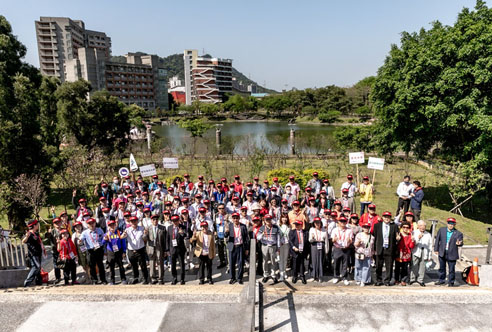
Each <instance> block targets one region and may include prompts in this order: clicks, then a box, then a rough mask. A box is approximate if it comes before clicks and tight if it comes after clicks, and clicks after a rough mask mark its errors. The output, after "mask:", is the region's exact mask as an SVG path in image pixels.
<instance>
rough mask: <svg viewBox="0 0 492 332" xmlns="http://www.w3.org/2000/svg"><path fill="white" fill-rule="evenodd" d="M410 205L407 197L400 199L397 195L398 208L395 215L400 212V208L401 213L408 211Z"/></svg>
mask: <svg viewBox="0 0 492 332" xmlns="http://www.w3.org/2000/svg"><path fill="white" fill-rule="evenodd" d="M409 207H410V200H409V199H401V198H400V197H398V208H397V209H396V214H395V216H397V215H398V214H399V213H400V209H401V208H403V213H405V212H407V211H408V208H409Z"/></svg>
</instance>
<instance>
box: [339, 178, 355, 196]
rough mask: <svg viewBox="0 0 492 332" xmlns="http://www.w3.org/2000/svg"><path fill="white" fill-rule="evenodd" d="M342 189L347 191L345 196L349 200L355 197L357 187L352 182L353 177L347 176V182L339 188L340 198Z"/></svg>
mask: <svg viewBox="0 0 492 332" xmlns="http://www.w3.org/2000/svg"><path fill="white" fill-rule="evenodd" d="M343 189H348V193H347V196H348V197H350V198H354V197H355V193H356V192H357V191H358V189H357V185H356V183H355V182H354V177H353V175H352V174H348V175H347V181H346V182H344V183H343V184H342V186H341V188H340V196H343Z"/></svg>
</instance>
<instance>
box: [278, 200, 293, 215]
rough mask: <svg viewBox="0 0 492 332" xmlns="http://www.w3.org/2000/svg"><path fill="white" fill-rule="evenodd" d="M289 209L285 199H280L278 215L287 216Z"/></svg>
mask: <svg viewBox="0 0 492 332" xmlns="http://www.w3.org/2000/svg"><path fill="white" fill-rule="evenodd" d="M290 210H291V207H290V206H289V201H288V200H287V199H285V198H282V200H281V201H280V213H281V214H289V212H290Z"/></svg>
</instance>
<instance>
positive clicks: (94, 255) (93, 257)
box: [87, 247, 106, 282]
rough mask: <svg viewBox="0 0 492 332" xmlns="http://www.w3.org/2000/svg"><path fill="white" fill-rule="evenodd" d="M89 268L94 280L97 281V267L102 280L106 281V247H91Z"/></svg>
mask: <svg viewBox="0 0 492 332" xmlns="http://www.w3.org/2000/svg"><path fill="white" fill-rule="evenodd" d="M87 252H88V253H89V257H88V258H89V268H90V272H91V279H92V281H97V270H96V266H97V269H98V270H99V278H100V279H101V281H102V282H106V270H105V269H104V263H103V259H104V249H103V248H102V247H99V248H98V249H89V250H87Z"/></svg>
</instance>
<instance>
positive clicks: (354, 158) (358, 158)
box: [349, 152, 365, 164]
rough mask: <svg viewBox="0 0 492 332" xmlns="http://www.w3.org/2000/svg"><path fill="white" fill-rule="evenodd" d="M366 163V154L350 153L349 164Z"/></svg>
mask: <svg viewBox="0 0 492 332" xmlns="http://www.w3.org/2000/svg"><path fill="white" fill-rule="evenodd" d="M363 163H365V159H364V152H350V153H349V164H363Z"/></svg>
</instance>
